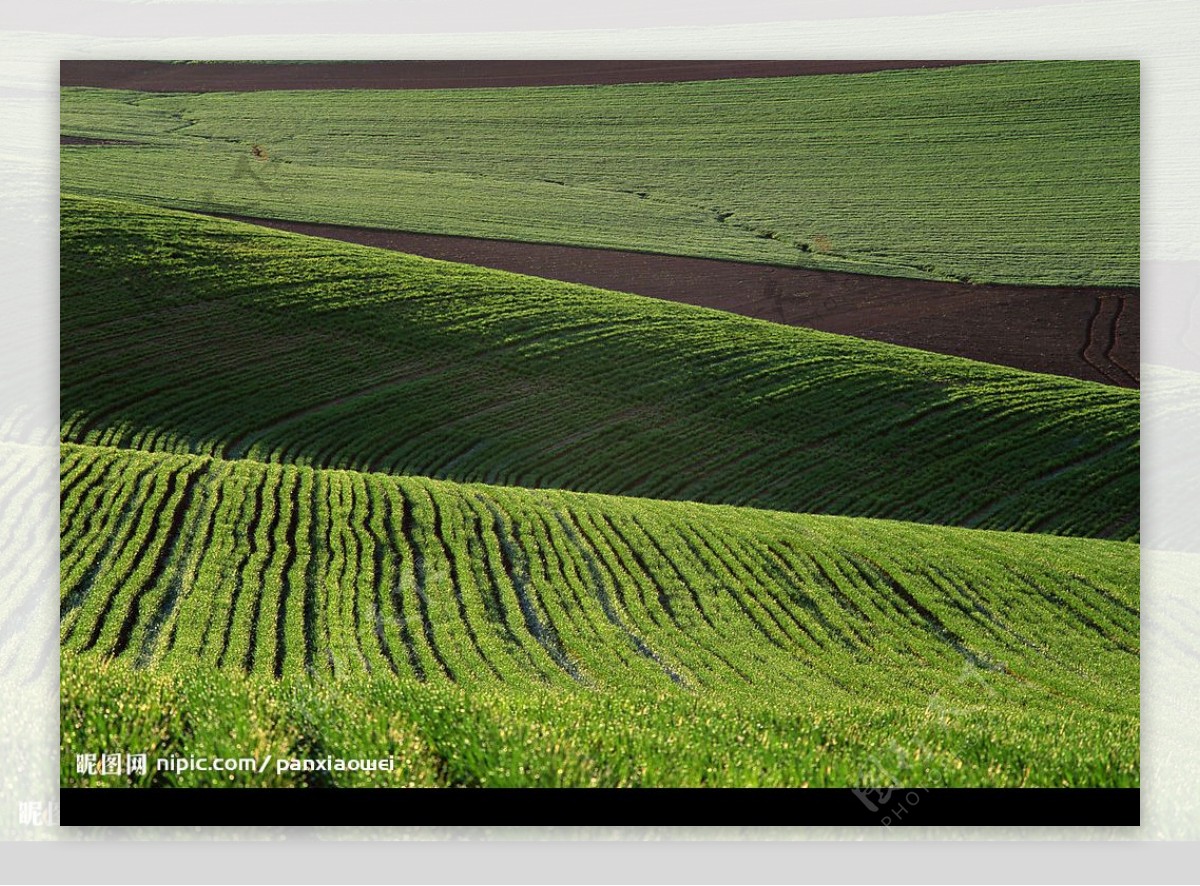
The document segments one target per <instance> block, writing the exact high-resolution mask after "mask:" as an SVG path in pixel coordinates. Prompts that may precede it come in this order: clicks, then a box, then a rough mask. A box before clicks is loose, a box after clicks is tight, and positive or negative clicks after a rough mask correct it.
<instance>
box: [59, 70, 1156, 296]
mask: <svg viewBox="0 0 1200 886" xmlns="http://www.w3.org/2000/svg"><path fill="white" fill-rule="evenodd" d="M1138 90H1139V79H1138V66H1137V63H1136V62H1121V61H1101V62H1010V63H1004V64H995V65H971V66H965V67H957V68H945V69H940V70H917V71H886V72H880V73H874V74H853V75H828V76H811V77H785V78H767V79H747V80H725V81H711V82H703V83H668V84H661V83H659V84H635V85H622V86H586V87H585V86H579V87H541V88H507V89H461V90H411V91H410V90H395V91H387V90H379V91H373V90H354V91H341V92H338V91H316V92H257V93H238V94H207V95H196V94H152V93H138V92H128V91H119V90H99V89H64V90H63V92H62V115H61V119H62V132H63V133H64V134H66V135H73V136H85V137H92V138H107V139H123V140H127V141H133V142H138V143H140V146H136V147H130V146H98V147H96V146H93V147H85V146H65V147H64V148H63V149H62V158H61V164H62V165H61V168H62V182H63V185H64V188H66V189H67V190H71V191H76V192H80V193H88V194H92V195H99V196H110V197H128V198H132V199H137V200H140V201H145V202H149V203H156V204H159V205H163V206H172V207H176V208H183V209H197V210H201V211H217V212H227V213H238V214H244V215H261V216H268V217H272V218H288V219H296V220H307V221H316V222H325V223H340V224H351V225H365V226H373V227H383V228H392V229H397V230H406V231H418V232H428V233H445V234H463V235H473V236H481V237H491V238H499V239H508V240H523V241H533V242H548V243H570V244H576V245H584V246H600V247H610V248H621V249H633V250H639V251H648V252H663V253H668V254H679V255H694V256H705V257H712V258H724V259H733V260H740V261H755V262H767V263H774V264H780V265H799V266H807V267H816V268H831V269H839V270H850V271H860V272H866V273H878V274H886V275H894V276H908V277H932V278H938V279H969V280H973V281H1000V282H1023V283H1038V284H1064V285H1074V284H1093V285H1120V286H1135V285H1137V283H1138V217H1139V212H1138V182H1139V171H1138V170H1139V160H1138V156H1139V155H1138V144H1139V111H1138Z"/></svg>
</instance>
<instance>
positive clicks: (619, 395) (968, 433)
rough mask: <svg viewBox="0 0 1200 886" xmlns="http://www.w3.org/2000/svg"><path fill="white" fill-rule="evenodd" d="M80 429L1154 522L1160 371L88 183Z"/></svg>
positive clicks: (70, 345) (893, 512)
mask: <svg viewBox="0 0 1200 886" xmlns="http://www.w3.org/2000/svg"><path fill="white" fill-rule="evenodd" d="M62 232H63V234H62V252H61V255H62V305H63V310H62V316H63V325H62V366H63V377H62V415H63V426H62V427H63V430H62V433H63V439H64V440H66V441H70V442H77V443H87V444H96V445H115V446H124V447H133V448H142V449H151V450H164V451H173V452H190V453H196V454H204V455H216V456H222V457H227V458H228V457H232V458H242V457H245V458H251V459H257V460H260V461H268V462H278V463H296V464H309V465H313V466H320V467H332V468H346V469H352V470H359V471H368V472H384V473H392V474H419V475H425V476H430V477H436V478H444V479H453V480H459V481H479V482H487V483H493V484H499V485H514V486H525V487H548V488H569V489H577V490H586V491H595V492H605V493H612V494H619V495H630V496H636V497H644V498H658V499H676V500H696V501H707V502H714V503H725V504H734V505H744V506H752V507H757V508H764V509H771V510H786V511H797V512H820V513H831V514H845V515H853V516H870V517H884V518H892V519H903V520H910V521H919V522H929V523H942V524H953V525H962V526H969V527H981V528H991V529H1005V530H1022V531H1031V532H1044V533H1053V534H1065V535H1087V536H1099V537H1110V538H1117V539H1133V538H1136V537H1137V534H1138V402H1139V401H1138V396H1137V393H1136V392H1133V391H1128V390H1120V389H1115V388H1111V387H1107V386H1102V385H1096V384H1091V383H1087V382H1081V381H1075V380H1071V379H1065V378H1059V377H1054V376H1046V375H1039V374H1034V373H1027V372H1021V371H1018V370H1011V369H1006V368H1002V367H996V366H990V365H987V364H982V363H975V362H972V361H969V360H963V359H958V358H952V357H946V356H942V355H935V354H930V353H926V352H921V351H916V350H911V349H906V348H901V347H896V346H891V345H886V344H882V343H873V342H867V341H863V340H859V339H854V338H849V337H844V336H836V335H829V334H824V333H818V332H814V331H810V330H804V329H798V328H789V327H784V326H779V325H776V324H772V323H768V322H764V321H757V320H751V319H748V318H741V317H734V316H730V315H728V314H724V313H721V312H717V311H708V310H705V309H702V308H696V307H692V306H688V305H680V304H672V303H667V302H662V301H658V300H654V299H648V298H642V297H639V296H631V295H624V294H620V293H613V292H606V291H601V290H596V289H591V288H588V287H583V286H575V285H571V284H563V283H557V282H552V281H546V280H540V279H536V278H530V277H522V276H519V275H514V274H506V273H503V272H498V271H489V270H483V269H478V268H471V267H468V266H463V265H454V264H450V263H444V262H438V261H433V260H428V259H421V258H415V257H408V256H402V255H398V254H394V253H389V252H385V251H381V250H373V249H369V248H365V247H357V246H352V245H348V244H343V243H333V242H329V241H323V240H319V239H313V238H307V237H301V236H297V235H292V234H287V233H283V232H277V231H267V230H263V229H261V228H256V227H254V226H248V225H240V224H237V223H233V222H226V221H221V220H214V219H208V218H204V217H198V216H192V215H189V214H186V213H180V212H172V211H165V210H159V209H153V208H149V207H141V206H136V205H134V204H129V203H125V202H119V201H104V200H94V199H90V198H81V197H72V196H66V197H64V200H63V206H62Z"/></svg>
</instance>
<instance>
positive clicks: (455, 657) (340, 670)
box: [61, 445, 1138, 711]
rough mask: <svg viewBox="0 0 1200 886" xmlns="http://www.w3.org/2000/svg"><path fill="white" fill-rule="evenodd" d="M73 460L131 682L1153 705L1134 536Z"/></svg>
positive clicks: (124, 455)
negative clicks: (1100, 537) (173, 677)
mask: <svg viewBox="0 0 1200 886" xmlns="http://www.w3.org/2000/svg"><path fill="white" fill-rule="evenodd" d="M63 453H64V455H63V457H64V476H65V477H66V479H65V481H64V493H63V525H64V532H63V538H62V585H61V586H62V591H61V593H62V598H61V600H62V602H61V611H62V643H63V646H64V649H65V650H68V651H71V652H76V653H89V654H91V655H96V656H100V657H103V658H115V659H118V660H121V661H124V662H127V663H128V664H129V665H130V666H132V667H140V668H145V667H154V668H156V669H161V670H167V671H170V670H172V669H176V668H180V667H191V666H195V665H203V666H205V667H209V668H213V669H217V670H222V671H226V672H230V673H239V674H241V673H246V674H255V675H260V676H262V677H264V678H268V679H270V678H282V677H285V676H288V675H300V676H306V677H310V678H314V679H333V678H339V679H340V678H347V677H359V676H363V675H368V676H371V677H372V678H389V679H390V678H396V679H402V680H415V681H418V682H427V683H453V684H459V685H465V686H477V685H478V686H487V685H493V686H495V685H499V684H512V685H515V686H518V687H520V686H533V685H543V686H548V687H559V688H568V687H574V688H577V689H596V690H614V689H618V688H620V687H637V686H640V687H644V688H647V689H654V690H656V691H657V690H662V689H674V690H676V691H683V692H689V691H701V692H702V691H708V690H712V691H720V692H733V693H734V694H737V693H739V692H759V693H767V694H776V695H778V696H780V697H786V696H788V695H790V694H795V693H797V692H801V693H813V694H816V695H831V694H832V695H844V694H850V695H854V694H857V693H863V692H865V693H869V694H873V695H876V696H878V695H879V694H880V693H883V694H886V695H887V696H888V697H891V698H894V699H897V700H898V699H903V698H909V699H912V698H913V697H914V694H918V695H922V694H925V695H927V694H928V693H931V692H936V691H938V690H939V688H946V687H953V686H955V685H957V684H958V683H960V682H961V680H962V679H963V676H962V675H963V673H964V671H968V672H970V673H971V674H973V675H974V679H977V680H978V681H979V682H980V683H981V684H985V685H986V686H988V688H989V691H992V692H996V693H1001V692H1005V691H1010V690H1017V689H1019V691H1020V692H1021V693H1023V694H1028V695H1033V696H1037V697H1041V698H1042V700H1043V701H1046V700H1047V699H1048V698H1050V697H1051V696H1053V695H1057V694H1060V693H1069V694H1070V696H1071V697H1072V698H1073V699H1075V700H1076V701H1077V702H1078V703H1079V704H1081V705H1084V706H1091V707H1094V708H1096V709H1097V710H1110V711H1127V710H1129V709H1130V706H1131V705H1132V706H1133V708H1136V700H1137V686H1138V682H1137V655H1138V606H1137V549H1136V547H1134V546H1132V545H1128V544H1123V543H1115V542H1104V541H1096V540H1086V539H1067V538H1052V537H1045V536H1031V535H1023V534H1018V533H993V532H979V531H974V530H962V529H952V528H945V527H931V526H921V525H915V524H903V523H896V522H890V521H875V520H867V519H860V518H835V517H811V516H804V515H794V514H783V513H778V512H763V511H755V510H751V509H744V508H731V507H726V506H709V505H698V504H690V503H671V502H655V501H645V500H638V499H631V498H619V497H610V496H596V495H588V494H579V493H567V492H560V491H537V490H524V489H513V488H504V487H491V486H484V485H475V484H467V485H464V484H457V483H453V482H447V481H438V480H431V479H427V478H415V477H390V476H385V475H379V474H363V473H357V472H351V471H335V470H316V469H311V468H304V467H297V466H281V465H271V464H261V463H256V462H249V461H224V460H221V459H210V458H201V457H196V456H184V455H170V454H149V453H138V452H132V451H128V450H119V449H111V448H98V447H83V446H74V445H67V446H64V449H63ZM918 674H919V675H920V680H919V688H918V686H917V685H915V683H914V677H915V676H916V675H918Z"/></svg>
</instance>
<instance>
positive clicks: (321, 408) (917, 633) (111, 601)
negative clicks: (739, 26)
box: [10, 62, 1140, 787]
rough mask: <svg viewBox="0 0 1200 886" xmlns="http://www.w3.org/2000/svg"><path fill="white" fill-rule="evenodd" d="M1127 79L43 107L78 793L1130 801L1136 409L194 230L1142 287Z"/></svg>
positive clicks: (751, 83) (963, 363) (419, 261)
mask: <svg viewBox="0 0 1200 886" xmlns="http://www.w3.org/2000/svg"><path fill="white" fill-rule="evenodd" d="M1137 85H1138V84H1137V70H1136V65H1132V64H1129V63H1124V62H1100V63H1057V62H1055V63H1006V64H1003V65H992V64H980V65H973V66H970V67H963V68H945V69H938V70H933V69H930V70H919V71H886V72H880V73H873V74H855V75H847V76H814V77H779V78H768V79H740V80H738V79H735V80H727V81H709V82H704V83H695V82H693V83H659V84H625V85H619V86H618V85H614V86H595V87H553V88H514V89H507V90H500V89H469V90H428V91H411V92H403V91H372V90H355V91H345V92H344V91H331V92H325V93H320V94H318V93H306V92H300V91H297V92H286V91H278V90H267V91H263V92H255V93H241V94H237V95H233V94H208V95H191V94H151V93H135V92H128V91H115V90H104V89H75V88H68V89H64V90H63V114H62V120H63V136H64V138H65V139H67V140H68V142H69V143H68V142H64V146H63V148H62V174H63V198H62V203H61V232H62V236H61V250H60V254H61V360H62V362H61V391H60V393H61V431H60V437H61V459H60V469H61V476H60V496H61V498H60V514H61V559H60V578H61V593H60V637H61V646H62V655H61V662H60V666H61V668H60V669H61V674H62V687H61V688H62V712H61V713H62V717H61V721H62V741H63V756H62V782H63V784H64V785H86V786H92V787H104V786H115V785H121V784H133V785H139V786H151V785H153V786H180V785H213V786H216V785H251V786H253V785H259V786H262V785H288V786H313V787H328V786H347V785H380V784H383V785H391V786H417V785H420V786H534V785H536V786H649V787H652V786H667V785H681V786H687V785H690V786H696V785H704V786H716V785H722V786H853V785H887V784H895V785H923V786H930V787H932V786H940V785H946V786H1063V785H1066V786H1136V785H1137V784H1138V779H1139V769H1138V766H1139V762H1138V751H1139V749H1138V735H1139V721H1138V709H1139V699H1138V689H1139V649H1140V639H1139V594H1138V566H1139V557H1138V547H1137V544H1136V542H1137V540H1138V538H1139V532H1140V520H1139V489H1138V467H1139V465H1138V458H1139V456H1138V447H1139V395H1138V392H1137V391H1136V389H1129V388H1121V387H1116V386H1113V385H1107V384H1099V383H1096V382H1089V381H1080V380H1076V379H1071V378H1065V377H1060V376H1055V375H1048V374H1040V373H1035V372H1028V371H1022V370H1019V369H1012V368H1007V367H1003V366H999V365H993V364H989V363H982V362H975V361H972V360H968V359H963V358H961V357H953V356H948V355H945V354H941V353H932V352H929V351H923V350H915V349H912V348H905V347H899V346H896V345H892V344H885V343H883V342H880V341H868V340H865V339H860V338H853V337H850V336H845V335H835V334H829V333H825V332H818V331H815V330H812V329H807V328H801V327H797V326H787V325H781V324H777V323H773V322H768V321H767V320H763V319H752V318H749V317H742V316H736V315H734V314H730V313H725V312H723V311H717V310H709V309H707V308H703V307H698V306H696V305H694V304H688V303H687V301H688V300H687V298H686V297H680V298H679V299H678V300H677V301H671V300H659V299H654V298H647V297H643V296H638V295H631V294H627V293H621V292H615V291H608V290H604V289H598V288H592V287H588V286H583V285H577V284H572V283H565V282H557V281H554V280H550V279H545V278H541V277H535V276H524V275H520V274H513V273H508V272H504V271H498V270H488V269H484V268H480V267H474V266H470V265H465V264H455V263H451V262H444V261H437V260H433V259H429V258H421V257H417V256H412V255H406V254H403V253H399V252H394V251H387V250H382V249H375V248H370V247H368V246H361V245H355V244H353V243H345V242H338V241H334V240H329V239H321V238H317V237H310V236H302V235H300V234H295V233H289V232H287V231H282V230H272V229H269V228H267V227H264V226H261V225H250V224H244V223H240V222H237V221H232V220H227V219H222V218H218V217H214V214H217V213H222V212H225V213H228V212H233V213H238V212H247V209H248V208H249V209H252V210H254V211H252V212H250V213H249V214H254V215H260V216H272V217H276V218H285V219H309V220H312V221H314V222H319V223H324V224H329V223H341V224H366V225H371V226H376V227H380V228H389V227H390V228H395V229H401V230H407V231H417V232H420V231H424V232H433V233H438V232H452V233H460V234H473V235H476V236H484V237H496V238H504V239H508V240H513V241H521V240H525V241H538V242H545V243H557V244H569V243H574V244H586V245H591V246H607V247H621V248H626V249H632V250H635V251H642V252H664V253H668V254H675V255H695V256H704V257H708V258H713V259H717V258H720V259H732V260H735V261H741V262H745V261H761V262H766V263H773V264H776V265H795V266H805V267H812V268H824V269H828V268H840V269H843V270H847V269H849V270H855V271H860V272H866V271H870V272H874V273H880V274H888V275H893V276H910V277H932V278H939V279H944V280H957V281H961V280H968V279H969V280H996V281H1004V280H1011V281H1013V282H1019V283H1022V284H1030V285H1032V284H1045V283H1056V284H1060V285H1067V286H1069V285H1073V284H1079V283H1092V284H1097V285H1106V286H1117V287H1128V286H1130V285H1131V284H1136V279H1137V278H1136V274H1137V216H1138V208H1137V199H1136V198H1137V153H1136V150H1137V114H1136V109H1137V105H1136V102H1137ZM251 203H253V205H252V206H251ZM187 209H194V210H198V211H199V212H201V213H203V214H193V213H191V212H188V211H182V210H187ZM768 270H772V269H768ZM730 274H731V275H732V277H736V274H737V271H736V269H735V270H732V271H730ZM820 276H821V275H814V277H815V278H818V279H816V280H815V282H814V284H813V285H819V283H820V280H819V277H820ZM732 277H731V279H732ZM865 279H868V280H869V279H870V278H865ZM864 285H865V284H864ZM946 285H950V284H946ZM903 291H904V290H900V289H897V290H895V292H903ZM989 291H991V290H982V289H981V290H979V291H978V292H977V293H976V295H977V297H978V299H979V301H980V303H981V304H982V303H983V302H986V300H987V298H988V292H989ZM1071 292H1072V293H1073V290H1072V291H1071ZM1114 292H1115V293H1116V294H1115V295H1113V297H1112V298H1109V300H1108V302H1104V303H1103V304H1102V299H1101V296H1099V295H1095V294H1094V301H1095V315H1094V316H1093V318H1092V321H1090V323H1089V327H1088V328H1089V330H1090V329H1091V328H1092V327H1093V326H1095V325H1096V324H1097V323H1099V324H1100V325H1101V326H1105V325H1106V326H1107V327H1108V328H1109V329H1110V333H1111V334H1110V336H1109V340H1108V344H1107V345H1106V344H1105V343H1104V342H1103V341H1101V340H1100V339H1092V338H1088V339H1087V340H1086V341H1083V343H1082V349H1083V350H1082V351H1081V352H1080V354H1078V355H1077V356H1078V358H1079V360H1083V361H1084V362H1089V359H1088V358H1090V362H1089V365H1096V363H1097V362H1098V361H1100V358H1102V357H1105V358H1106V357H1107V355H1108V351H1109V350H1111V349H1112V347H1113V346H1114V345H1115V343H1116V341H1117V338H1118V335H1117V328H1118V320H1119V319H1120V315H1121V314H1122V312H1123V306H1124V305H1125V303H1126V301H1125V300H1126V299H1129V298H1136V295H1135V294H1133V293H1131V292H1128V291H1126V290H1124V289H1122V290H1120V291H1119V292H1117V291H1115V290H1114ZM870 295H871V294H870V293H867V296H870ZM1109 295H1112V293H1109ZM1032 297H1034V298H1036V294H1035V295H1034V296H1032ZM1104 297H1105V298H1108V295H1105V296H1104ZM872 303H873V302H872V301H871V299H870V298H864V300H861V304H864V305H868V306H869V305H870V304H872ZM1101 308H1106V309H1107V308H1112V310H1111V311H1110V313H1112V314H1114V315H1115V316H1113V317H1108V315H1104V316H1103V317H1102V316H1101ZM1051 314H1053V312H1051ZM1051 314H1047V316H1050V315H1051ZM1054 316H1058V315H1054ZM1062 316H1066V313H1063V314H1062ZM1130 316H1131V317H1133V318H1134V319H1132V320H1130V319H1128V318H1126V320H1124V321H1123V322H1124V323H1125V326H1124V327H1122V332H1121V334H1122V335H1134V334H1135V332H1136V331H1135V330H1134V331H1133V332H1130V327H1131V326H1134V325H1136V316H1137V314H1136V311H1131V312H1130ZM1097 318H1101V319H1099V320H1097ZM994 319H995V318H994V317H993V318H992V320H994ZM947 328H948V327H947ZM1089 334H1090V333H1089ZM1068 339H1070V336H1067V337H1065V338H1063V339H1053V338H1050V337H1047V338H1045V339H1038V342H1043V341H1053V340H1068ZM1132 340H1133V341H1136V339H1132ZM998 347H1000V345H998ZM1027 347H1028V348H1029V349H1031V350H1036V349H1037V348H1038V347H1041V344H1034V343H1027ZM1089 348H1091V351H1093V352H1097V353H1091V352H1088V349H1089ZM1101 351H1102V352H1103V353H1099V352H1101ZM1132 353H1136V347H1134V348H1133V350H1132ZM1122 359H1124V358H1122ZM1100 362H1102V361H1100ZM1114 365H1115V364H1114ZM1128 374H1129V379H1130V380H1132V381H1136V378H1137V376H1136V374H1135V373H1134V372H1129V373H1128ZM10 529H11V530H12V531H13V532H18V533H19V531H20V527H10ZM96 752H103V753H112V752H121V753H147V754H148V755H149V756H150V758H151V759H154V758H156V757H160V756H164V757H165V756H176V755H179V756H205V755H209V756H227V757H239V758H240V757H246V756H248V755H255V756H256V757H257V758H259V759H265V758H266V756H267V755H268V754H269V755H271V756H272V757H273V758H275V759H280V758H283V759H287V758H291V757H300V758H318V757H324V756H326V755H332V756H334V757H346V758H381V757H382V758H390V759H391V760H393V761H394V762H395V768H394V769H388V770H386V771H373V772H329V771H322V772H277V771H276V770H275V769H274V768H269V769H265V770H264V771H262V772H245V773H238V774H229V773H225V772H196V771H193V772H187V773H179V772H172V771H159V770H158V769H157V768H156V767H154V766H153V765H151V766H150V769H149V771H148V772H147V773H145V774H144V775H132V774H129V773H126V774H125V775H123V776H120V777H111V776H104V775H92V774H86V773H85V772H80V771H79V770H78V769H77V767H76V762H77V755H80V754H88V753H96Z"/></svg>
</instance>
